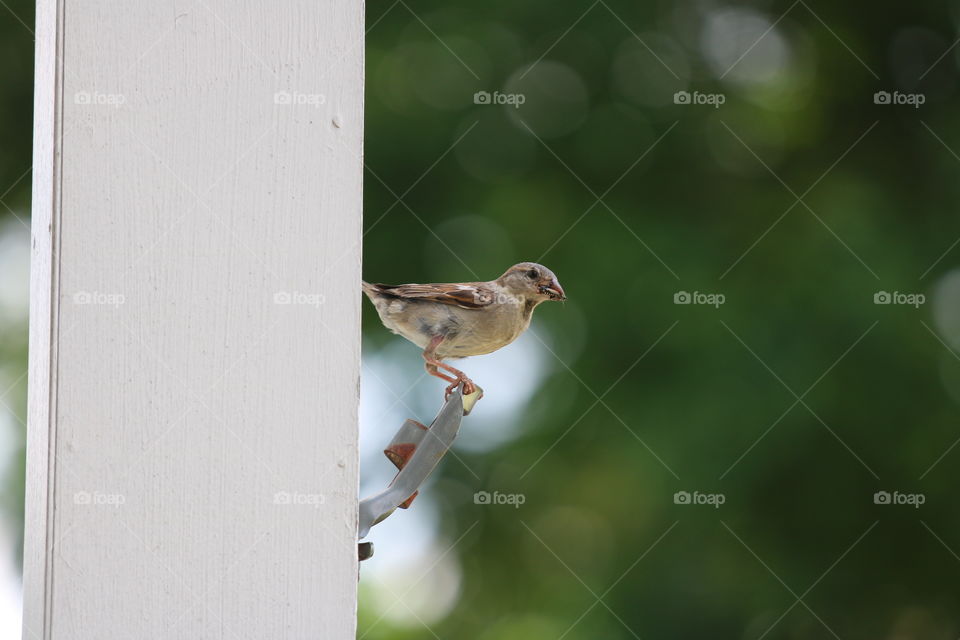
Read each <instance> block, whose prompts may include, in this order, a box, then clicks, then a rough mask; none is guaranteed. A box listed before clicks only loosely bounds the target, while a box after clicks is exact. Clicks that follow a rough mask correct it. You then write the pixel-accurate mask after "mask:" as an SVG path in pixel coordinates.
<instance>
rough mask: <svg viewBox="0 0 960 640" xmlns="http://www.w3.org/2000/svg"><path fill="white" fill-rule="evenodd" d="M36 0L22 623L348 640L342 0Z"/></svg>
mask: <svg viewBox="0 0 960 640" xmlns="http://www.w3.org/2000/svg"><path fill="white" fill-rule="evenodd" d="M38 16H39V18H38V31H37V41H38V57H37V112H36V113H37V118H36V120H37V128H36V136H37V144H36V165H35V170H34V203H35V205H34V207H35V208H34V222H33V224H34V254H33V261H34V264H33V269H34V270H33V289H32V302H31V313H32V316H31V371H30V394H31V395H30V416H29V417H30V433H29V444H28V449H29V450H28V478H29V480H28V499H27V504H28V514H27V525H26V526H27V532H26V537H27V548H26V550H25V615H24V638H71V639H75V638H76V639H82V638H190V639H195V638H353V637H354V634H355V624H356V623H355V620H356V579H357V561H356V538H355V536H356V519H357V477H358V472H357V451H356V447H357V404H358V380H359V356H360V354H359V345H360V339H359V332H360V289H359V282H360V238H361V196H362V194H361V180H362V160H361V156H362V116H363V114H362V99H363V85H362V83H363V6H362V3H361V2H359V1H358V0H352V1H350V2H334V1H321V2H317V1H315V0H284V2H274V1H269V0H259V1H249V2H243V3H234V2H230V1H228V0H201V1H200V2H179V1H172V0H167V1H159V2H153V3H133V4H130V3H118V2H115V1H114V0H59V2H58V1H57V0H41V1H40V3H39V6H38ZM58 48H59V49H61V54H60V63H59V64H58V62H57V57H56V56H55V55H54V52H56V51H57V50H58Z"/></svg>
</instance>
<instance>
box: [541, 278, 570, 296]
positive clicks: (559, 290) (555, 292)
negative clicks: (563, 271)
mask: <svg viewBox="0 0 960 640" xmlns="http://www.w3.org/2000/svg"><path fill="white" fill-rule="evenodd" d="M540 293H542V294H544V295H546V296H548V297H549V298H550V299H551V300H566V299H567V294H565V293H564V292H563V287H561V286H560V283H559V282H557V280H556V278H553V279H552V280H550V281H548V282H546V283H544V284H541V285H540Z"/></svg>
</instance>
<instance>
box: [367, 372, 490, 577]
mask: <svg viewBox="0 0 960 640" xmlns="http://www.w3.org/2000/svg"><path fill="white" fill-rule="evenodd" d="M481 397H483V390H482V389H480V388H479V387H477V390H476V391H475V392H474V393H471V394H469V395H467V396H464V395H463V385H461V386H459V387H457V388H456V389H455V390H454V392H453V393H451V394H450V395H449V396H448V397H447V399H446V401H445V402H444V403H443V406H442V407H441V408H440V412H439V413H437V417H435V418H434V419H433V422H431V423H430V426H429V427H428V426H424V425H422V424H420V423H419V422H417V421H416V420H407V421H405V422H404V423H403V425H402V426H401V427H400V430H399V431H397V434H396V435H395V436H394V437H393V440H391V441H390V445H389V446H388V447H387V448H386V449H385V450H384V452H383V453H384V454H385V455H386V456H387V458H389V460H390V461H391V462H392V463H393V464H394V465H396V467H397V469H399V471H398V472H397V475H396V477H395V478H394V479H393V482H391V483H390V486H388V487H387V488H386V489H385V490H383V491H381V492H380V493H378V494H376V495H373V496H370V497H369V498H365V499H364V500H361V501H360V512H359V521H358V523H357V538H358V539H360V540H362V539H364V538H366V537H367V534H369V533H370V529H371V528H372V527H373V526H374V525H375V524H377V523H378V522H382V521H383V520H384V519H386V518H387V517H388V516H389V515H390V514H391V513H393V512H394V511H395V510H396V509H397V508H398V507H399V508H401V509H406V508H407V507H409V506H410V503H411V502H413V499H414V498H416V497H417V493H418V489H419V488H420V485H422V484H423V482H424V481H425V480H426V479H427V478H428V477H429V476H430V474H431V473H432V472H433V470H434V469H435V468H436V466H437V464H438V463H439V462H440V460H441V459H442V458H443V456H444V455H446V453H447V451H449V450H450V447H451V445H453V441H454V439H456V437H457V433H459V431H460V421H461V420H462V419H463V416H465V415H467V414H469V413H470V410H471V409H473V406H474V405H475V404H476V403H477V401H478V400H479V399H480V398H481ZM360 544H361V548H360V559H361V560H365V559H367V558H369V557H370V556H372V555H373V546H372V544H370V543H360Z"/></svg>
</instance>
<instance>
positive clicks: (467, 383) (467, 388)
mask: <svg viewBox="0 0 960 640" xmlns="http://www.w3.org/2000/svg"><path fill="white" fill-rule="evenodd" d="M461 384H463V395H465V396H469V395H470V394H471V393H476V391H477V388H478V387H477V385H476V384H474V382H473V380H471V379H470V378H468V377H467V376H460V377H458V378H457V379H456V380H454V381H453V382H451V383H450V384H449V385H448V386H447V389H446V391H444V392H443V399H444V400H446V399H447V398H449V397H450V394H451V393H453V392H454V391H456V389H457V387H459V386H460V385H461Z"/></svg>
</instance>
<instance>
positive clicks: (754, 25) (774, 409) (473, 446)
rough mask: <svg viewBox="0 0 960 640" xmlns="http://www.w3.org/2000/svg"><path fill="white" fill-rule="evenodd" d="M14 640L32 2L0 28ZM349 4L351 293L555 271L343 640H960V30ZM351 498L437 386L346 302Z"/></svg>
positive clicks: (0, 382)
mask: <svg viewBox="0 0 960 640" xmlns="http://www.w3.org/2000/svg"><path fill="white" fill-rule="evenodd" d="M0 4H2V7H0V16H2V17H0V29H2V37H0V43H2V44H0V46H2V47H3V50H4V54H5V55H4V61H5V64H4V65H2V67H0V75H2V83H0V86H2V87H3V89H2V90H0V117H2V118H3V122H5V123H6V126H4V127H3V128H2V129H0V140H2V142H0V194H2V196H0V202H2V205H3V206H2V207H0V274H2V277H0V474H2V478H3V481H2V482H3V483H2V487H3V492H2V500H3V505H2V506H3V521H2V525H3V526H2V527H0V545H2V552H0V576H2V578H0V620H3V621H4V622H3V623H2V624H3V625H5V627H3V628H0V635H2V636H3V637H14V636H15V635H16V634H17V633H18V631H16V629H17V622H16V618H17V616H18V615H19V613H18V610H19V601H18V599H19V591H20V584H19V565H20V548H21V544H22V540H21V537H22V533H21V527H22V510H23V504H22V502H23V498H22V493H23V451H24V429H25V427H24V420H25V399H26V377H25V372H26V356H27V354H26V340H27V292H28V272H29V269H28V266H29V265H28V262H29V252H28V248H29V233H28V225H29V221H30V201H29V196H30V179H31V174H30V170H29V167H30V164H31V153H30V145H31V127H30V122H31V110H32V86H31V85H32V64H33V61H32V57H33V36H32V33H31V31H30V29H32V24H33V7H32V4H31V3H30V2H27V1H24V0H5V1H4V2H2V3H0ZM883 9H884V7H883V6H876V5H874V6H872V7H871V10H869V11H865V10H864V8H863V7H858V6H856V5H843V4H837V3H832V4H830V3H816V4H813V3H809V2H806V1H805V0H797V1H796V2H793V3H790V2H776V3H768V2H758V3H720V2H708V1H704V2H692V3H682V4H677V3H670V2H659V3H643V4H642V5H641V4H638V3H631V2H623V1H620V0H596V1H595V2H593V3H592V4H591V2H590V0H586V1H584V2H569V1H564V2H552V3H516V2H504V1H494V2H489V3H483V4H482V6H481V5H476V6H470V7H463V8H460V7H456V6H451V5H450V3H441V2H407V1H406V0H398V1H396V2H391V1H390V0H387V1H385V2H380V1H378V2H370V3H368V6H367V25H368V29H369V31H368V35H367V103H366V136H365V137H366V158H365V160H366V164H367V171H366V174H365V185H366V186H365V195H366V204H365V222H364V224H365V232H366V233H365V239H364V241H365V251H364V275H365V277H366V278H367V279H368V280H373V281H381V282H390V283H399V282H437V281H468V280H487V279H491V278H494V277H496V276H498V275H499V274H500V273H502V272H503V271H504V270H505V269H506V268H507V267H508V266H510V265H511V264H513V263H515V262H519V261H521V260H533V261H537V262H542V263H543V264H545V265H547V266H549V267H550V268H551V269H552V270H553V271H555V272H556V274H557V275H558V277H559V279H560V282H561V283H562V285H563V286H564V288H565V289H566V292H567V295H568V297H569V301H568V302H566V303H563V304H552V303H551V304H545V305H543V306H541V307H540V308H539V309H538V310H537V313H536V314H535V318H534V322H533V325H532V328H531V330H530V331H529V332H528V333H527V334H526V335H524V336H523V337H522V338H521V339H520V340H518V341H517V342H516V343H514V344H513V345H511V346H509V347H507V348H505V349H503V350H502V351H500V352H498V353H496V354H493V355H489V356H483V357H479V358H472V359H469V360H466V361H463V362H462V365H463V368H464V370H465V371H466V372H467V373H468V374H469V375H470V376H471V377H472V378H473V379H474V380H475V381H477V382H478V383H479V384H480V385H481V386H482V387H483V388H484V389H485V391H486V397H485V398H484V399H483V400H482V401H481V402H480V404H479V405H478V407H477V409H476V410H475V411H474V413H473V414H472V415H471V416H470V417H468V418H467V419H466V420H465V421H464V425H463V430H462V435H461V438H460V439H459V440H458V441H457V444H456V446H455V449H454V451H453V453H452V455H449V456H448V457H447V458H446V459H445V460H444V462H443V464H442V466H441V468H440V469H439V472H438V473H437V474H435V476H434V477H433V479H432V480H431V482H430V484H429V485H428V486H427V487H425V488H424V489H423V490H422V491H421V494H420V496H419V497H418V498H417V500H416V502H415V503H414V504H413V506H412V508H411V509H409V510H408V511H406V512H400V513H397V514H395V515H394V516H393V517H391V518H390V519H388V520H387V521H385V522H384V523H382V524H380V525H378V526H377V527H376V528H374V530H373V532H372V533H371V536H370V539H371V540H373V541H374V543H375V545H376V549H377V551H376V555H375V556H374V557H373V558H372V559H371V560H369V561H366V562H364V563H363V565H362V567H361V579H360V622H359V632H358V637H361V638H368V639H370V640H380V639H405V638H429V637H434V638H448V637H457V638H461V637H462V638H480V639H483V640H488V639H489V640H513V639H521V638H522V639H526V638H546V639H548V640H550V639H558V640H559V639H561V638H569V639H577V638H583V639H593V638H624V639H627V638H657V637H674V638H678V637H679V638H688V637H689V638H697V637H704V636H706V635H708V634H709V635H710V636H713V637H730V638H751V639H760V638H810V637H836V638H844V639H847V638H887V639H891V640H892V639H897V640H900V639H906V638H935V639H936V638H943V639H953V638H956V637H958V635H960V581H958V580H957V576H958V575H960V555H958V554H960V512H958V511H957V509H956V507H955V505H956V503H957V494H956V490H957V489H956V487H957V481H958V476H960V474H958V471H957V468H958V466H957V463H958V461H960V447H957V444H958V443H960V421H958V408H960V407H958V403H960V353H958V352H960V246H958V245H960V216H958V215H957V213H958V211H957V209H958V207H957V204H958V202H960V180H957V179H956V176H957V175H958V172H960V111H958V109H957V105H958V102H957V98H958V78H960V70H958V65H960V47H958V46H957V42H958V40H957V38H958V28H957V27H958V21H960V6H958V5H956V4H955V3H927V4H922V5H920V4H916V5H902V4H898V5H896V6H895V7H894V6H892V5H891V7H889V10H883ZM364 323H365V324H364V362H363V378H362V392H361V395H362V405H361V419H362V424H361V456H362V458H361V468H362V470H363V471H362V473H363V478H362V487H361V494H362V495H367V494H370V493H373V492H375V491H377V490H379V489H380V488H381V487H383V486H384V485H385V484H386V483H387V482H389V480H390V478H391V477H392V476H393V473H394V470H393V468H392V467H391V466H390V464H389V462H388V461H387V460H386V459H385V458H384V457H383V455H382V453H381V451H382V449H383V447H384V446H385V445H386V444H387V442H388V441H389V439H390V437H391V435H392V434H393V432H394V431H395V430H396V429H397V428H398V427H399V426H400V424H401V422H402V421H403V419H404V418H407V417H412V418H416V419H419V420H421V421H423V422H428V421H429V420H430V419H431V418H432V416H433V415H434V413H435V412H436V410H437V409H438V407H439V403H440V401H441V398H442V388H443V384H442V383H441V382H440V381H439V380H436V379H433V378H429V377H427V376H426V375H425V374H424V372H423V369H422V361H421V359H420V356H419V352H418V350H417V349H416V347H414V346H413V345H411V344H408V343H406V342H404V341H403V340H402V339H400V338H398V337H396V336H393V335H391V334H389V333H388V332H387V331H386V330H385V329H383V328H382V326H381V325H380V324H379V321H378V319H377V318H376V315H375V313H374V312H373V309H372V307H371V306H370V305H369V304H368V303H367V302H366V301H365V302H364Z"/></svg>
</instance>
